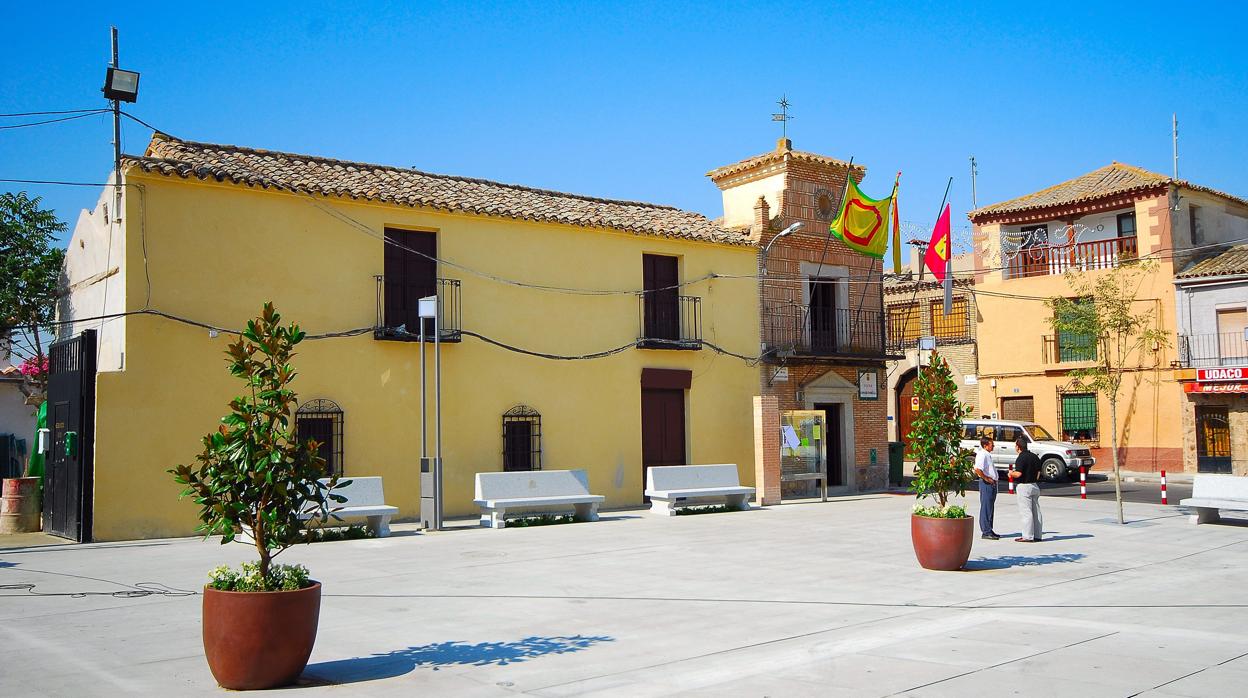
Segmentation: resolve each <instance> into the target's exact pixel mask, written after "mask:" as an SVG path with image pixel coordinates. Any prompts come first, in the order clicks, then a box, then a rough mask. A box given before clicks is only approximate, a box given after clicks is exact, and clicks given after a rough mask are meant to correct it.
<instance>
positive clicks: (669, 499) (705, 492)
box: [646, 464, 754, 516]
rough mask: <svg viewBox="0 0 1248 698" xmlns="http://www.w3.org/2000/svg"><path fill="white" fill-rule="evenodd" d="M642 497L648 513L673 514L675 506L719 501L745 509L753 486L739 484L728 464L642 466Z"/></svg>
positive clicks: (730, 465)
mask: <svg viewBox="0 0 1248 698" xmlns="http://www.w3.org/2000/svg"><path fill="white" fill-rule="evenodd" d="M646 496H647V497H649V498H650V511H651V512H652V513H655V514H664V515H666V516H675V515H676V507H682V506H689V505H690V504H718V503H720V502H722V503H724V504H727V505H728V506H729V507H733V508H735V509H741V510H747V509H749V508H750V497H753V496H754V488H753V487H742V486H741V480H740V478H739V477H738V476H737V466H735V465H732V464H721V465H656V466H652V467H650V468H647V469H646Z"/></svg>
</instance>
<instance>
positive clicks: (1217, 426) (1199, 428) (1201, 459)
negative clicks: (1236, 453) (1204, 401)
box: [1196, 405, 1231, 475]
mask: <svg viewBox="0 0 1248 698" xmlns="http://www.w3.org/2000/svg"><path fill="white" fill-rule="evenodd" d="M1228 416H1229V415H1228V410H1227V408H1226V405H1197V406H1196V472H1198V473H1225V474H1228V475H1229V474H1230V472H1231V427H1230V421H1229V420H1228Z"/></svg>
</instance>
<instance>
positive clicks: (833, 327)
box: [810, 279, 839, 354]
mask: <svg viewBox="0 0 1248 698" xmlns="http://www.w3.org/2000/svg"><path fill="white" fill-rule="evenodd" d="M832 281H833V280H832V279H811V281H810V348H811V351H813V352H814V353H816V354H829V353H834V352H835V351H836V349H837V336H838V334H839V333H838V332H837V329H838V328H837V312H836V310H837V309H836V284H835V283H833V282H832Z"/></svg>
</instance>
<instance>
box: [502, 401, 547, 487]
mask: <svg viewBox="0 0 1248 698" xmlns="http://www.w3.org/2000/svg"><path fill="white" fill-rule="evenodd" d="M541 469H542V415H541V414H539V413H538V412H537V410H535V409H533V408H532V407H529V406H528V405H516V406H515V407H513V408H511V409H509V410H507V411H506V412H504V413H503V470H504V471H514V470H541Z"/></svg>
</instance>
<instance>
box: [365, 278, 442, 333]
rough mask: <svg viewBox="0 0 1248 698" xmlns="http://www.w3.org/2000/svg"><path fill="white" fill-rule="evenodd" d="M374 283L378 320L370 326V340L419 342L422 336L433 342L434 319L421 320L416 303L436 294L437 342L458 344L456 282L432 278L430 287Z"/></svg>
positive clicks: (380, 280)
mask: <svg viewBox="0 0 1248 698" xmlns="http://www.w3.org/2000/svg"><path fill="white" fill-rule="evenodd" d="M373 278H374V279H376V281H377V319H376V320H375V321H374V324H373V338H374V339H385V340H392V341H398V342H419V341H420V338H421V335H422V334H423V335H424V338H425V341H426V342H432V341H433V339H434V337H433V334H434V333H433V319H432V318H429V319H425V320H424V321H423V322H422V321H421V318H420V315H419V308H418V301H419V300H420V299H421V298H422V297H425V296H431V295H434V294H435V293H436V294H437V296H438V318H439V320H440V324H441V327H442V331H441V333H440V335H441V336H440V337H439V338H438V339H439V341H442V342H458V341H460V340H461V339H462V338H463V337H462V335H461V333H460V329H461V327H462V325H461V324H460V321H461V318H460V299H459V279H435V283H434V284H433V286H432V288H431V287H430V286H429V284H427V283H426V284H419V283H411V282H410V281H407V280H394V279H387V278H386V277H385V276H382V275H380V274H379V275H377V276H374V277H373Z"/></svg>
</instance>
